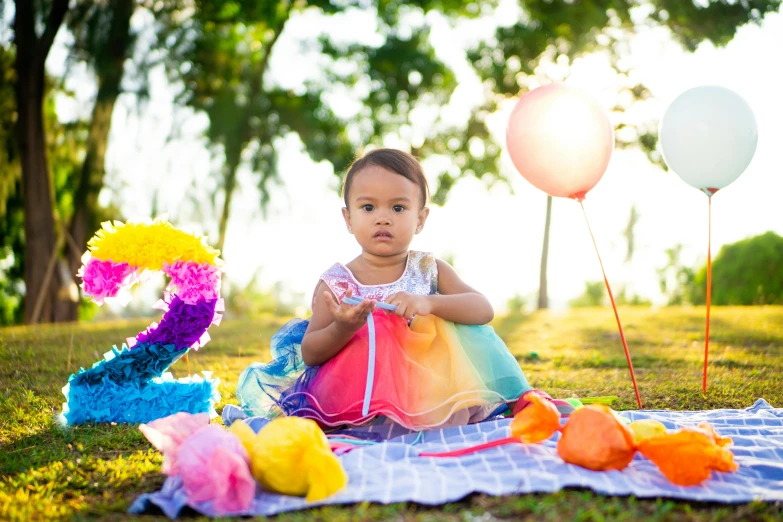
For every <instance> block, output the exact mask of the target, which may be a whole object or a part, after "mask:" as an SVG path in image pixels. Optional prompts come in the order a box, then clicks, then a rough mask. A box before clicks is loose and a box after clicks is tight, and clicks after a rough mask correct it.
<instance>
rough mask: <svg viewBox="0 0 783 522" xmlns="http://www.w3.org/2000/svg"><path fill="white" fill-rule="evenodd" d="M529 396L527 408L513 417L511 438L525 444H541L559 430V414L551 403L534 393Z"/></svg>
mask: <svg viewBox="0 0 783 522" xmlns="http://www.w3.org/2000/svg"><path fill="white" fill-rule="evenodd" d="M529 395H530V397H529V398H530V402H531V403H532V404H530V405H529V406H528V407H526V408H525V409H523V410H522V411H520V412H519V413H517V414H516V415H514V420H513V421H511V436H512V437H516V438H519V439H520V440H521V441H522V442H524V443H526V444H535V443H538V442H543V441H545V440H547V439H548V438H549V437H551V436H552V435H554V434H555V432H556V431H557V430H559V429H560V412H559V411H557V407H556V406H555V405H554V404H552V402H550V401H548V400H546V399H544V398H542V397H540V396H539V395H537V394H535V393H531V394H529Z"/></svg>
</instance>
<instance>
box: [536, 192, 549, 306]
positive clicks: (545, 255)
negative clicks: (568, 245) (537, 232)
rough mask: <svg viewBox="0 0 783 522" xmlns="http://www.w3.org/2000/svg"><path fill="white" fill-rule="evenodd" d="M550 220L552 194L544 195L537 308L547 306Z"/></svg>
mask: <svg viewBox="0 0 783 522" xmlns="http://www.w3.org/2000/svg"><path fill="white" fill-rule="evenodd" d="M551 221H552V196H547V197H546V224H545V225H544V247H543V248H542V249H541V275H540V277H539V280H538V309H539V310H544V309H546V308H549V295H548V294H547V287H546V267H547V263H548V261H549V225H550V223H551Z"/></svg>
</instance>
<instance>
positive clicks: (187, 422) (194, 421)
mask: <svg viewBox="0 0 783 522" xmlns="http://www.w3.org/2000/svg"><path fill="white" fill-rule="evenodd" d="M205 426H209V414H207V413H196V414H195V415H194V414H192V413H186V412H179V413H175V414H174V415H169V416H168V417H163V418H162V419H157V420H154V421H152V422H150V423H149V424H140V425H139V431H141V432H142V433H143V434H144V436H145V437H146V438H147V440H148V441H150V444H152V445H153V446H155V449H157V450H158V451H160V452H161V453H163V466H162V467H161V471H162V472H163V473H165V474H166V475H177V474H179V469H178V468H177V456H178V454H179V448H180V446H181V445H182V443H183V442H184V441H185V439H187V438H188V437H190V436H191V435H193V434H194V433H195V432H197V431H198V430H200V429H201V428H204V427H205Z"/></svg>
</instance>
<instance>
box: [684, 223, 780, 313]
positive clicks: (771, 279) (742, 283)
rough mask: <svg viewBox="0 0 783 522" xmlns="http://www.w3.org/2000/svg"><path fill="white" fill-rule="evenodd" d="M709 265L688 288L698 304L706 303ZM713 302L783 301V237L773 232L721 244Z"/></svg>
mask: <svg viewBox="0 0 783 522" xmlns="http://www.w3.org/2000/svg"><path fill="white" fill-rule="evenodd" d="M706 281H707V267H706V265H705V266H703V267H702V268H701V269H700V270H699V271H698V273H696V275H695V278H693V284H692V285H690V286H688V287H686V290H690V294H691V295H690V298H691V300H692V302H693V303H695V304H704V302H705V294H704V292H705V291H704V289H705V287H706ZM712 304H715V305H780V304H783V237H781V236H779V235H777V234H776V233H774V232H772V231H770V232H766V233H764V234H761V235H758V236H754V237H750V238H747V239H743V240H740V241H737V242H736V243H732V244H730V245H724V246H722V247H721V249H720V252H718V255H717V256H715V260H714V261H713V262H712Z"/></svg>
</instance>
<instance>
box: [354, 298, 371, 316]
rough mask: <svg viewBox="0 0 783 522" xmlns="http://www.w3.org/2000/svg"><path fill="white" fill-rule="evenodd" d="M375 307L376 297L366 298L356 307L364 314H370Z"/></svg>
mask: <svg viewBox="0 0 783 522" xmlns="http://www.w3.org/2000/svg"><path fill="white" fill-rule="evenodd" d="M374 309H375V299H365V300H364V301H362V303H361V304H360V305H359V306H357V307H356V310H357V311H358V312H359V313H360V314H362V315H367V314H370V313H372V311H373V310H374Z"/></svg>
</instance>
